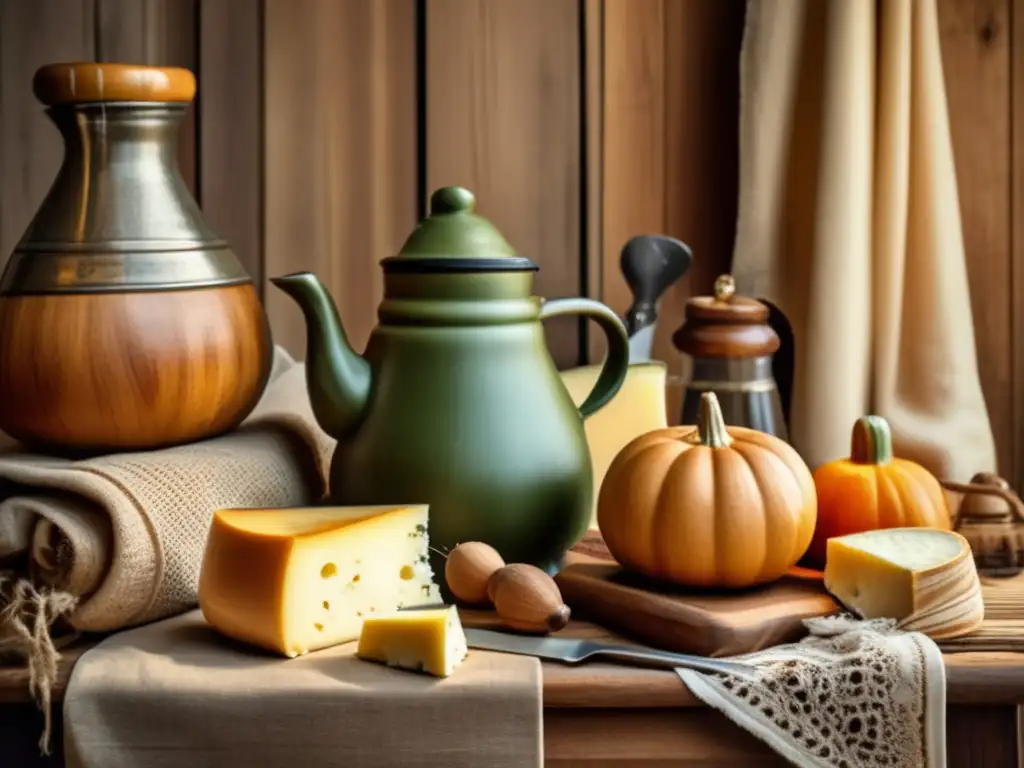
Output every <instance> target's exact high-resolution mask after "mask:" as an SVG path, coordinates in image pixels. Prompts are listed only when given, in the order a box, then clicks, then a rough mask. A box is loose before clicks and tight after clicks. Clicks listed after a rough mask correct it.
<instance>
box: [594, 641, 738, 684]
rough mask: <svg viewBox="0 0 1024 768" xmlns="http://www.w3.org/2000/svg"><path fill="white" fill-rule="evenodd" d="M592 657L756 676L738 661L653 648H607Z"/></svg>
mask: <svg viewBox="0 0 1024 768" xmlns="http://www.w3.org/2000/svg"><path fill="white" fill-rule="evenodd" d="M594 655H595V656H603V657H604V658H606V659H615V660H617V661H625V662H633V663H636V664H644V665H649V666H654V667H660V668H666V669H675V668H677V667H683V668H685V669H692V670H695V671H697V672H710V673H722V674H727V675H733V676H736V677H743V678H752V677H754V676H755V674H756V670H755V668H754V667H753V666H752V665H750V664H744V663H742V662H738V661H720V660H718V659H705V658H703V657H702V656H690V655H689V654H686V653H672V652H670V651H659V650H657V649H655V648H644V649H633V648H615V647H607V648H601V649H600V650H597V651H595V652H594Z"/></svg>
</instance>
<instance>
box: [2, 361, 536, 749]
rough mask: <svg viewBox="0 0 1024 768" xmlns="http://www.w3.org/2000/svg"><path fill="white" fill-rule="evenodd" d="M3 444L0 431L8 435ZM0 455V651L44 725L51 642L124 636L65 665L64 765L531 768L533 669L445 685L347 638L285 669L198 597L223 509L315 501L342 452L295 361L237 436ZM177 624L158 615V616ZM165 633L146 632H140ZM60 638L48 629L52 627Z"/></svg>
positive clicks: (523, 665) (520, 666) (484, 666)
mask: <svg viewBox="0 0 1024 768" xmlns="http://www.w3.org/2000/svg"><path fill="white" fill-rule="evenodd" d="M2 437H3V436H0V438H2ZM7 442H8V445H7V446H6V447H5V448H0V564H3V565H4V566H5V567H7V569H8V570H7V571H6V573H0V587H4V588H3V589H2V590H0V653H4V652H7V653H8V654H10V653H11V652H13V653H14V654H15V655H17V656H21V657H22V658H23V659H24V660H25V661H28V662H29V663H30V670H31V673H32V674H31V677H32V686H33V693H34V695H35V696H36V698H37V700H38V701H39V703H40V706H41V707H42V708H43V710H44V712H45V713H46V714H47V724H46V729H45V732H44V733H43V736H42V740H41V745H42V747H43V750H44V752H45V751H46V750H47V746H48V742H49V692H50V686H51V685H52V683H53V681H54V679H55V675H56V669H57V667H56V661H57V646H59V644H60V643H59V642H58V643H57V644H56V645H55V644H54V643H53V642H51V634H54V635H56V636H57V639H58V641H59V639H60V630H59V629H58V630H57V631H54V632H51V624H53V622H54V621H55V620H57V619H59V620H60V623H61V624H65V625H66V627H67V628H69V629H70V630H74V631H96V632H100V631H101V632H108V631H112V630H118V629H124V628H127V627H135V626H137V625H143V624H145V625H147V626H142V627H139V628H138V629H132V630H129V631H127V632H123V633H121V634H117V635H113V636H112V637H110V638H108V639H106V640H104V641H103V642H101V643H100V644H99V645H98V646H96V648H94V649H92V650H90V651H88V652H86V653H85V654H84V655H83V656H82V657H81V658H80V659H79V661H78V663H77V664H76V665H75V669H74V673H73V675H72V677H71V680H70V682H69V684H68V688H67V691H66V693H65V699H64V729H65V751H66V753H67V760H68V764H69V765H75V766H83V767H84V768H117V767H118V766H125V767H126V768H127V767H128V766H131V768H150V767H151V766H153V767H155V766H189V767H190V768H201V767H202V766H211V767H213V766H216V767H217V768H230V767H231V766H235V765H239V766H241V765H245V766H250V768H252V767H255V766H262V765H265V766H284V765H299V766H310V768H317V767H318V766H335V765H337V766H346V767H348V766H352V767H353V768H355V767H356V766H361V765H366V766H390V765H394V766H416V765H444V766H494V768H500V767H504V766H517V767H518V766H536V765H538V764H539V763H540V760H541V747H540V738H541V728H540V716H541V704H540V698H541V685H540V665H539V663H538V662H537V660H536V659H530V658H517V657H508V656H502V655H496V654H487V653H482V652H474V653H473V654H472V658H471V659H470V660H469V661H468V662H467V664H466V665H465V666H464V667H462V668H460V669H459V671H458V674H457V675H455V676H453V677H452V678H450V679H448V680H445V681H442V682H438V681H435V680H432V679H429V678H426V677H422V676H417V675H412V674H408V673H402V672H397V671H394V670H389V669H387V668H384V667H377V666H375V665H371V664H369V663H366V662H360V661H358V660H356V659H354V658H353V657H352V650H353V647H352V645H348V646H343V647H340V648H335V649H329V650H326V651H322V652H320V653H316V654H311V655H310V656H308V657H305V658H301V659H290V660H284V659H280V658H273V657H269V656H266V655H264V654H261V653H259V652H256V651H251V650H249V649H247V648H243V647H241V646H238V645H234V644H230V643H228V642H227V641H224V640H221V639H220V638H219V636H218V635H216V634H215V633H214V632H213V631H212V630H211V629H209V628H208V627H207V626H206V625H205V623H204V622H203V619H202V617H201V615H200V614H199V613H198V611H193V612H190V613H187V614H186V615H184V616H181V615H179V614H182V613H183V612H185V611H189V610H190V609H192V608H193V607H194V606H195V604H196V589H197V586H198V577H199V570H200V567H201V564H202V554H203V550H204V547H205V543H206V536H207V532H208V529H209V525H210V518H211V517H212V514H213V512H214V510H216V509H219V508H223V507H247V506H266V507H283V506H297V505H305V504H311V503H315V502H317V501H319V500H320V499H322V498H323V495H324V491H325V487H326V484H325V479H324V478H326V477H327V473H326V468H327V463H328V461H329V458H330V456H331V453H332V451H333V448H334V441H333V440H331V439H330V438H329V437H327V436H326V435H325V434H324V433H323V432H322V431H321V430H320V429H319V427H318V426H317V425H316V422H315V420H314V418H313V415H312V411H311V408H310V405H309V398H308V396H307V394H306V382H305V366H303V365H301V364H298V363H296V362H295V361H294V360H292V359H291V358H290V357H289V356H288V355H287V353H285V352H284V351H283V350H281V349H277V350H276V352H275V359H274V366H273V369H272V373H271V378H270V382H269V384H268V386H267V390H266V392H265V394H264V396H263V398H262V400H261V401H260V403H259V405H258V406H257V407H256V409H255V410H254V411H253V413H252V415H251V416H250V417H249V418H248V419H247V420H246V422H245V423H244V424H243V425H242V427H240V428H239V429H238V430H236V431H235V432H233V433H231V434H228V435H224V436H222V437H218V438H214V439H211V440H207V441H204V442H199V443H194V444H192V445H186V446H180V447H177V448H171V449H167V450H163V451H154V452H151V453H132V454H119V455H110V456H103V457H99V458H93V459H88V460H83V461H70V460H67V459H59V458H53V457H48V456H40V455H34V454H30V453H26V452H24V451H22V450H20V449H19V447H18V446H17V445H14V444H12V443H10V441H9V440H8V441H7ZM165 617H174V618H170V619H167V620H166V621H157V620H158V619H164V618H165ZM150 622H156V623H150ZM58 627H59V625H58Z"/></svg>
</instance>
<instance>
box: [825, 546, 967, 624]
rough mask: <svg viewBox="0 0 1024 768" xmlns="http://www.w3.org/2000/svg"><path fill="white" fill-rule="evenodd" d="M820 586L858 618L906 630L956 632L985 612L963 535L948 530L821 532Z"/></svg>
mask: <svg viewBox="0 0 1024 768" xmlns="http://www.w3.org/2000/svg"><path fill="white" fill-rule="evenodd" d="M825 588H826V589H827V590H828V591H829V592H830V593H831V594H832V595H834V596H835V598H836V599H837V600H838V601H839V602H841V603H842V604H843V605H844V606H845V607H846V608H847V609H849V610H851V611H853V612H854V613H856V614H858V615H859V616H861V617H862V618H865V619H882V618H889V619H896V620H897V622H898V626H899V627H900V628H901V629H904V630H906V631H908V632H923V633H925V634H927V635H929V636H930V637H932V638H933V639H936V640H938V639H943V638H950V637H959V636H961V635H965V634H967V633H969V632H971V631H972V630H974V629H976V628H977V627H978V625H979V624H981V622H982V620H983V619H984V618H985V605H984V602H983V601H982V595H981V583H980V580H979V579H978V571H977V569H976V568H975V564H974V557H973V555H972V554H971V548H970V545H969V544H968V543H967V540H966V539H965V538H964V537H963V536H961V535H960V534H958V533H954V532H952V531H940V530H934V529H930V528H890V529H884V530H879V531H867V532H864V533H854V534H850V535H849V536H839V537H836V538H833V539H829V540H828V543H827V545H826V559H825Z"/></svg>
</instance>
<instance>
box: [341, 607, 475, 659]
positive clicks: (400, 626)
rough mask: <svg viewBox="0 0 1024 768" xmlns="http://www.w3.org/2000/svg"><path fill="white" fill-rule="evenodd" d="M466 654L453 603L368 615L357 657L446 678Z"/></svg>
mask: <svg viewBox="0 0 1024 768" xmlns="http://www.w3.org/2000/svg"><path fill="white" fill-rule="evenodd" d="M468 653H469V649H468V647H467V645H466V633H465V632H463V630H462V622H461V621H459V612H458V609H456V608H455V606H454V605H450V606H446V607H444V608H428V609H419V610H412V611H398V612H395V613H392V614H389V615H386V616H368V617H367V618H366V619H365V620H364V621H363V632H362V634H361V635H359V647H358V649H357V650H356V656H358V657H359V658H360V659H365V660H366V661H376V662H380V663H382V664H387V665H388V666H389V667H398V668H400V669H409V670H412V671H413V672H426V673H427V674H429V675H434V676H435V677H448V676H449V675H450V674H451V673H452V672H453V671H454V670H455V668H456V667H457V666H459V664H461V663H462V661H463V659H465V658H466V655H467V654H468Z"/></svg>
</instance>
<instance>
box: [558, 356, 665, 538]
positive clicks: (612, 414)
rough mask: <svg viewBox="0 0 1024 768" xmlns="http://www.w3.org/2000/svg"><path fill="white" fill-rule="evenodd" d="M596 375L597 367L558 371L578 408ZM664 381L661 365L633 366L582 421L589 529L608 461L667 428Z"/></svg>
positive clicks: (598, 373)
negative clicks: (590, 499)
mask: <svg viewBox="0 0 1024 768" xmlns="http://www.w3.org/2000/svg"><path fill="white" fill-rule="evenodd" d="M600 373H601V366H600V365H585V366H581V367H579V368H570V369H568V370H566V371H562V372H561V376H562V382H563V383H564V384H565V388H566V389H568V390H569V395H570V396H571V397H572V400H573V402H574V403H575V404H576V405H577V406H579V405H582V404H583V401H584V400H585V399H586V397H587V395H589V394H590V393H591V391H593V389H594V384H596V383H597V377H598V376H599V375H600ZM665 381H666V368H665V364H664V363H659V362H650V363H634V364H632V365H630V366H629V368H628V370H627V371H626V380H625V381H624V382H623V384H622V388H621V389H620V390H619V391H618V393H617V394H616V395H615V397H613V398H612V400H611V402H609V403H608V404H607V405H606V406H605V407H604V408H602V409H601V410H599V411H598V412H597V413H595V414H594V415H593V416H591V417H590V418H588V419H587V420H586V421H585V422H583V428H584V430H585V431H586V434H587V445H588V446H589V447H590V461H591V463H592V464H593V467H594V508H593V511H592V513H591V523H590V527H591V528H595V529H596V528H597V527H598V526H597V497H598V494H599V492H600V490H601V483H602V482H603V481H604V476H605V474H606V473H607V472H608V467H610V466H611V463H612V460H613V459H614V458H615V457H616V456H617V455H618V453H619V451H621V450H622V449H623V448H625V447H626V444H627V443H629V442H630V441H631V440H633V439H634V438H637V437H640V435H643V434H646V433H647V432H650V431H652V430H655V429H664V428H665V427H666V426H668V414H667V412H666V408H665Z"/></svg>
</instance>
